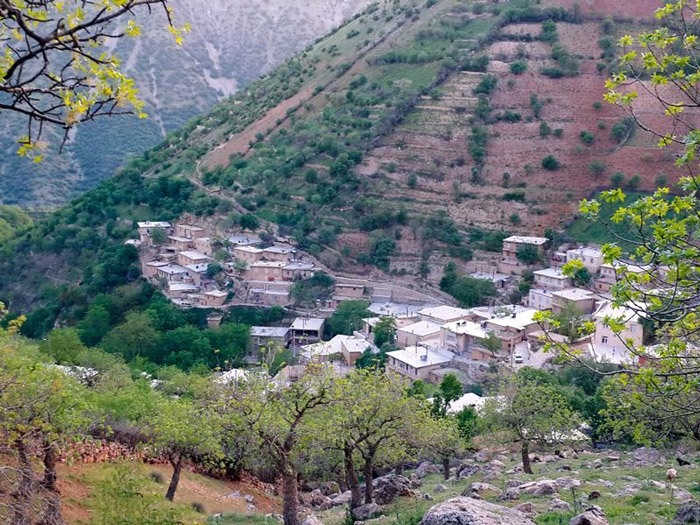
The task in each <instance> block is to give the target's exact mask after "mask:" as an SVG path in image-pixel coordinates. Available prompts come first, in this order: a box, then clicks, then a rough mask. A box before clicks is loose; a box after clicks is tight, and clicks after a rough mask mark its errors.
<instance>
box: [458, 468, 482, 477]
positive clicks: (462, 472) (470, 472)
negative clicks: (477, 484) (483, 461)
mask: <svg viewBox="0 0 700 525" xmlns="http://www.w3.org/2000/svg"><path fill="white" fill-rule="evenodd" d="M480 471H481V469H480V468H479V467H478V466H477V465H462V466H461V469H459V470H458V472H459V474H457V478H458V479H467V478H471V477H472V476H474V475H475V474H478V473H479V472H480Z"/></svg>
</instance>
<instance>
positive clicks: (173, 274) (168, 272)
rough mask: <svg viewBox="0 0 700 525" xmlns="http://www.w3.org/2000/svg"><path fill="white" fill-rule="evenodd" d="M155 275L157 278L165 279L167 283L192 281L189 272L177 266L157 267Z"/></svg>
mask: <svg viewBox="0 0 700 525" xmlns="http://www.w3.org/2000/svg"><path fill="white" fill-rule="evenodd" d="M156 274H157V276H158V277H159V278H161V279H165V280H166V281H168V282H185V281H190V282H191V281H193V278H192V275H190V271H189V270H188V269H187V268H185V267H184V266H180V265H179V264H166V265H165V266H158V267H157V268H156Z"/></svg>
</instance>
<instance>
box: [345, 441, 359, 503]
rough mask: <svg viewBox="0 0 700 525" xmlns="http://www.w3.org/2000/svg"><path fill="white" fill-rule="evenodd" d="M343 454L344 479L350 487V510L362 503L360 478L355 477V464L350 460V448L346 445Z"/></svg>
mask: <svg viewBox="0 0 700 525" xmlns="http://www.w3.org/2000/svg"><path fill="white" fill-rule="evenodd" d="M343 456H344V462H345V479H346V480H347V483H348V488H349V489H350V494H351V497H350V510H352V509H354V508H357V507H359V506H360V505H362V489H361V488H360V480H359V479H357V472H356V471H355V464H354V463H353V461H352V448H351V447H350V446H349V445H346V446H345V447H344V448H343Z"/></svg>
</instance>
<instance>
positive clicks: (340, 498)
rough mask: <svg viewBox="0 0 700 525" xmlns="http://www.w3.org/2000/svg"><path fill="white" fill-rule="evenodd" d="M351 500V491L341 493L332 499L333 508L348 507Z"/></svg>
mask: <svg viewBox="0 0 700 525" xmlns="http://www.w3.org/2000/svg"><path fill="white" fill-rule="evenodd" d="M351 499H352V493H351V492H350V491H349V490H346V491H345V492H341V493H340V494H338V495H336V496H335V497H333V498H331V501H330V503H331V506H332V507H340V506H341V505H347V504H348V503H350V500H351Z"/></svg>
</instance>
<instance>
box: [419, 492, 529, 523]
mask: <svg viewBox="0 0 700 525" xmlns="http://www.w3.org/2000/svg"><path fill="white" fill-rule="evenodd" d="M534 523H535V522H534V521H532V520H531V519H530V518H528V517H527V516H526V515H525V514H523V513H522V512H518V511H517V510H513V509H509V508H508V507H503V506H501V505H496V504H494V503H489V502H488V501H481V500H476V499H474V498H466V497H458V498H452V499H448V500H447V501H444V502H442V503H440V504H438V505H435V506H434V507H432V508H431V509H430V510H429V511H428V513H427V514H426V515H425V516H424V517H423V519H422V520H421V522H420V524H419V525H534Z"/></svg>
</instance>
